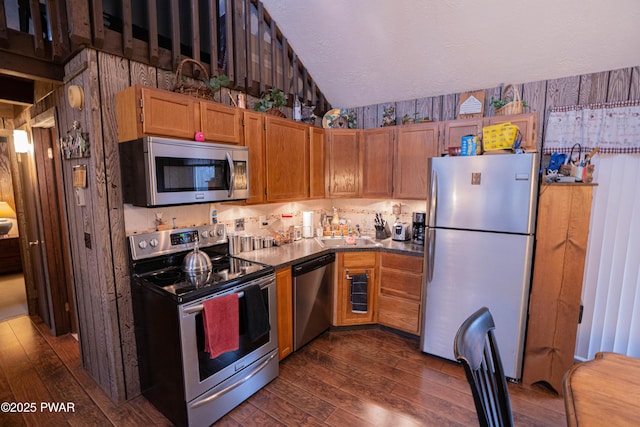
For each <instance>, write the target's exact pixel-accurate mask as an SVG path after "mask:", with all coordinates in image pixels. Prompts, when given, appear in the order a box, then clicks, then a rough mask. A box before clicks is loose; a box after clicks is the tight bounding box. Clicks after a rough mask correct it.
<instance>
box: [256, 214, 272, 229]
mask: <svg viewBox="0 0 640 427" xmlns="http://www.w3.org/2000/svg"><path fill="white" fill-rule="evenodd" d="M258 221H259V223H260V228H266V227H268V226H269V222H268V221H267V217H266V216H265V215H260V217H258Z"/></svg>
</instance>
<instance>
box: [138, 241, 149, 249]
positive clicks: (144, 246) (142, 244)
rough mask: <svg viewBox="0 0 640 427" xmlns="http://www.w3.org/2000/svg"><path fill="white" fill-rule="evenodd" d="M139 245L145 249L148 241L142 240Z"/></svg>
mask: <svg viewBox="0 0 640 427" xmlns="http://www.w3.org/2000/svg"><path fill="white" fill-rule="evenodd" d="M138 246H139V247H140V249H145V248H146V247H147V241H146V240H140V243H138Z"/></svg>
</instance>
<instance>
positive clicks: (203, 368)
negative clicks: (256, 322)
mask: <svg viewBox="0 0 640 427" xmlns="http://www.w3.org/2000/svg"><path fill="white" fill-rule="evenodd" d="M268 292H269V291H268V289H267V288H264V289H263V290H262V299H263V300H264V304H265V307H266V309H267V313H268V312H269V293H268ZM238 304H239V310H240V311H239V317H240V328H239V329H240V339H239V347H238V350H236V351H228V352H226V353H223V354H221V355H220V356H218V357H217V358H215V359H211V358H210V357H209V353H207V352H205V351H204V324H203V322H202V313H198V314H197V315H196V317H195V322H196V338H197V346H198V365H199V371H200V381H204V380H206V379H207V378H209V377H211V376H213V375H215V374H216V373H217V372H219V371H221V370H223V369H224V368H227V367H228V366H230V365H233V364H234V363H236V362H237V361H239V360H240V359H242V358H243V357H244V356H246V355H248V354H250V353H252V352H253V351H255V350H256V349H258V348H260V347H262V346H263V345H265V344H267V343H268V342H269V336H270V335H271V333H270V332H269V333H266V334H264V335H263V336H262V337H260V338H258V339H257V340H256V341H253V342H251V341H250V340H249V336H248V334H247V316H250V315H251V313H249V312H248V311H247V308H246V303H245V298H244V297H242V298H238Z"/></svg>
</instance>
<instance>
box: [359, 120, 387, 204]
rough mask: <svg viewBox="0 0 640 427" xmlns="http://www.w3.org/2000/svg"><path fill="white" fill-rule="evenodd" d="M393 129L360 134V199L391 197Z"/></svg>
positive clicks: (373, 130)
mask: <svg viewBox="0 0 640 427" xmlns="http://www.w3.org/2000/svg"><path fill="white" fill-rule="evenodd" d="M394 133H395V132H394V128H393V127H383V128H374V129H365V130H364V131H363V132H362V136H363V138H362V150H361V156H362V192H361V195H362V197H392V196H393V151H394V147H393V140H394Z"/></svg>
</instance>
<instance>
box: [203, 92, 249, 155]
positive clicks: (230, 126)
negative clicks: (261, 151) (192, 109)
mask: <svg viewBox="0 0 640 427" xmlns="http://www.w3.org/2000/svg"><path fill="white" fill-rule="evenodd" d="M199 105H200V127H199V129H200V131H201V132H202V133H204V137H205V139H206V140H207V141H216V142H223V143H227V144H238V145H241V144H242V111H243V110H241V109H239V108H235V107H229V106H228V105H224V104H220V103H219V102H213V101H200V103H199Z"/></svg>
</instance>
